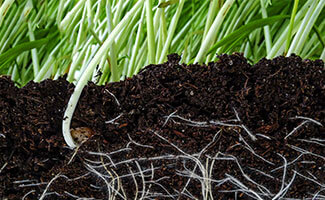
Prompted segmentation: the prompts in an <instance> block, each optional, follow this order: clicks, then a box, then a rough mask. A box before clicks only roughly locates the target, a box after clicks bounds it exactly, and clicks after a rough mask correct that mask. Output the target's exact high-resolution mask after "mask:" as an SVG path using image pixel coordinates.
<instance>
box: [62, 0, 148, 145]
mask: <svg viewBox="0 0 325 200" xmlns="http://www.w3.org/2000/svg"><path fill="white" fill-rule="evenodd" d="M142 4H143V0H140V1H138V2H137V3H136V4H135V5H134V6H133V8H132V9H131V10H130V11H129V12H128V13H127V14H126V15H125V17H124V18H123V19H122V20H121V22H120V23H119V24H118V25H117V26H116V27H115V28H114V29H113V31H112V32H111V34H110V35H109V36H108V38H107V39H106V40H105V42H104V43H103V45H102V46H101V47H100V49H99V50H98V52H97V53H96V55H95V56H94V58H93V59H92V60H91V62H90V63H89V65H88V66H87V69H86V70H85V72H84V73H83V74H82V76H81V78H80V80H79V81H78V83H77V85H76V87H75V89H74V92H73V94H72V95H71V98H70V100H69V103H68V106H67V109H66V111H65V113H64V118H63V122H62V133H63V137H64V140H65V142H66V143H67V144H68V145H69V147H71V148H75V147H76V146H77V144H76V143H75V141H74V140H73V138H72V136H71V133H70V123H71V119H72V116H73V113H74V110H75V108H76V106H77V103H78V100H79V97H80V95H81V92H82V89H83V88H84V86H85V85H86V84H87V82H88V80H89V78H90V76H91V74H92V72H93V71H94V69H95V67H96V66H97V64H98V63H99V61H100V60H101V58H102V57H103V56H106V54H107V51H108V49H109V48H110V47H111V45H112V44H113V42H114V40H115V38H116V37H117V36H118V35H119V34H120V33H121V32H122V31H123V29H124V28H125V27H126V26H127V25H128V24H129V22H130V21H131V19H132V17H133V15H134V14H135V13H136V12H137V11H138V10H139V9H141V6H142Z"/></svg>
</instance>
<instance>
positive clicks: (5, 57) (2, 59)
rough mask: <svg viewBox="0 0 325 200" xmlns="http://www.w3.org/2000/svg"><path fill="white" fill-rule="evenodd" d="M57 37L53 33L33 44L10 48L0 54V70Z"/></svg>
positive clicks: (27, 43)
mask: <svg viewBox="0 0 325 200" xmlns="http://www.w3.org/2000/svg"><path fill="white" fill-rule="evenodd" d="M55 36H57V32H56V33H52V34H51V35H49V36H48V37H46V38H43V39H40V40H35V41H32V42H26V43H23V44H19V45H17V46H15V47H13V48H10V49H9V50H7V51H6V52H4V53H2V54H0V69H1V68H3V67H4V65H6V64H8V63H10V62H12V61H13V60H14V59H15V58H16V57H17V56H18V55H20V54H21V53H23V52H24V51H30V50H32V49H34V48H38V47H41V46H43V45H45V44H47V43H48V42H49V41H50V40H51V39H53V38H54V37H55Z"/></svg>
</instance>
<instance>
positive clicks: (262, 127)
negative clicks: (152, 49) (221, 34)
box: [0, 54, 325, 199]
mask: <svg viewBox="0 0 325 200" xmlns="http://www.w3.org/2000/svg"><path fill="white" fill-rule="evenodd" d="M219 58H220V59H219V61H218V62H215V63H209V64H208V65H204V66H201V65H189V66H187V65H185V64H182V65H180V64H178V63H179V56H177V55H170V56H169V58H168V59H169V60H168V62H166V63H164V64H161V65H149V66H147V67H146V68H144V69H143V70H142V71H141V72H140V73H139V74H138V75H136V76H134V77H133V78H132V79H127V80H125V81H121V82H119V83H110V84H108V85H105V86H96V85H94V84H93V83H89V84H88V86H87V87H86V88H85V89H84V90H83V93H82V96H81V99H80V101H79V103H78V106H77V109H76V111H75V114H74V117H73V119H72V125H71V126H72V128H73V130H74V132H78V131H80V130H83V131H86V132H89V133H94V135H93V136H92V137H91V138H90V139H89V140H87V141H86V142H84V143H83V144H82V145H81V146H80V148H78V149H75V150H71V149H69V148H68V147H67V146H66V144H65V143H64V140H63V137H62V132H61V124H62V120H63V113H64V110H65V106H66V105H67V102H68V100H69V97H70V95H71V94H72V92H73V89H74V86H73V85H72V84H69V83H68V82H67V81H66V80H65V79H64V78H61V79H59V80H57V81H52V80H46V81H44V82H41V83H39V84H36V83H33V82H31V83H29V84H28V85H26V86H25V87H23V88H21V89H18V88H16V87H15V86H14V84H13V83H12V82H11V81H10V78H9V77H5V76H2V77H0V111H1V112H0V152H1V154H0V198H1V199H78V198H79V199H80V198H84V199H85V198H87V199H107V198H108V197H110V198H111V199H114V198H113V197H115V198H116V199H123V198H124V199H134V198H136V199H140V198H143V199H212V198H214V199H288V198H293V199H304V198H305V199H308V198H309V199H312V198H314V199H325V129H324V125H325V109H324V108H325V106H324V102H325V101H324V99H325V85H324V78H325V77H324V62H323V61H321V60H317V61H310V60H302V59H301V58H299V57H297V56H291V57H287V58H286V57H278V58H275V59H273V60H266V59H262V60H261V61H260V62H258V63H257V64H255V65H253V66H251V65H250V64H248V63H247V60H246V59H245V58H244V57H242V56H241V55H239V54H233V55H229V56H228V55H222V56H220V57H219Z"/></svg>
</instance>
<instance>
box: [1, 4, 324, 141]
mask: <svg viewBox="0 0 325 200" xmlns="http://www.w3.org/2000/svg"><path fill="white" fill-rule="evenodd" d="M0 3H1V4H0V5H1V6H0V74H7V75H11V77H12V80H13V81H14V82H15V83H17V85H19V86H23V85H25V84H26V83H28V82H29V81H31V80H34V81H36V82H40V81H42V80H44V79H47V78H52V79H57V78H58V77H60V76H61V75H63V74H67V80H68V81H70V82H73V83H75V84H76V88H75V91H74V93H73V94H72V96H71V98H70V101H69V104H68V107H67V110H66V113H65V117H67V120H64V122H63V132H64V133H65V134H64V135H65V139H66V141H67V143H68V144H69V146H71V147H74V146H75V144H74V142H73V140H72V138H71V136H70V134H69V129H70V120H71V118H72V115H73V112H74V109H75V106H76V103H77V102H78V99H79V96H80V94H81V91H82V89H83V87H84V86H85V84H86V83H87V82H88V81H93V82H95V83H97V84H99V85H103V84H105V83H107V82H111V81H119V80H123V79H125V78H126V77H131V76H132V75H134V74H136V73H137V72H139V70H140V69H141V68H142V67H144V66H146V65H148V64H155V63H162V62H164V61H166V60H167V55H168V54H169V53H178V54H180V55H182V60H181V62H185V63H196V62H199V63H207V62H210V61H215V60H216V59H217V57H216V56H215V55H216V54H221V53H229V54H230V53H233V52H242V53H243V54H244V55H245V56H246V57H247V58H248V59H249V60H251V61H252V62H257V61H258V60H259V59H261V58H263V57H266V58H273V57H276V56H279V55H285V56H288V55H291V54H292V53H294V54H297V55H300V56H301V57H302V58H309V59H323V60H324V59H325V47H324V45H325V42H324V41H325V34H324V33H325V11H324V6H325V0H300V1H299V0H295V1H292V0H281V1H275V0H274V1H271V0H210V1H208V0H204V1H202V0H168V1H167V0H159V1H158V0H125V1H119V0H96V1H95V0H79V1H76V0H65V1H63V0H59V1H50V0H43V1H37V0H17V1H13V0H2V1H0Z"/></svg>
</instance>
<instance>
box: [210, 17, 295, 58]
mask: <svg viewBox="0 0 325 200" xmlns="http://www.w3.org/2000/svg"><path fill="white" fill-rule="evenodd" d="M288 17H289V16H288V15H279V16H273V17H268V18H264V19H258V20H255V21H252V22H249V23H248V24H246V25H244V26H242V27H240V28H239V29H237V30H236V31H234V32H232V33H231V34H229V35H228V36H227V37H225V38H223V39H222V40H220V41H218V42H217V43H215V44H214V45H213V46H212V47H211V48H210V49H209V50H208V51H207V53H208V54H209V53H212V52H213V51H216V50H217V48H219V47H221V46H227V45H230V44H232V43H233V42H234V41H236V40H237V39H238V38H239V37H240V38H244V37H247V36H248V35H249V34H250V33H251V32H252V31H253V30H255V29H257V28H261V27H263V26H265V25H269V24H272V23H274V22H276V21H278V20H283V19H286V18H288Z"/></svg>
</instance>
